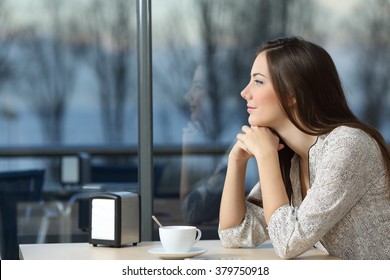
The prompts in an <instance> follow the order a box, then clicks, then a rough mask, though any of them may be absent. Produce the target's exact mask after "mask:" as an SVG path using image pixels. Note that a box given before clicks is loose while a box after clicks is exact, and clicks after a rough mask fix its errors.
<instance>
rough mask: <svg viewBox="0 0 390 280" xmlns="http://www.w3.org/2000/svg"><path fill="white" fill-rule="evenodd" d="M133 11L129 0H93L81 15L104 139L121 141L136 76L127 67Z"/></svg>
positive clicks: (132, 40)
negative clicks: (88, 42) (87, 30)
mask: <svg viewBox="0 0 390 280" xmlns="http://www.w3.org/2000/svg"><path fill="white" fill-rule="evenodd" d="M133 13H135V7H134V3H133V2H132V1H128V0H115V1H109V2H107V1H102V0H95V1H92V2H91V4H90V6H89V8H88V10H87V13H86V15H83V17H84V20H87V25H88V29H89V34H90V36H91V42H92V44H91V45H90V48H89V49H88V50H87V51H88V53H87V62H88V64H89V66H90V67H91V69H92V71H93V72H94V74H95V76H96V80H97V83H98V96H99V103H100V108H101V122H102V125H103V136H104V139H105V142H107V143H123V141H124V129H125V127H124V120H125V109H126V102H127V100H128V98H129V97H130V93H131V86H132V85H131V81H135V80H136V79H135V77H136V73H135V71H136V69H131V59H132V53H134V50H135V46H136V42H135V26H134V22H133V21H132V19H134V17H132V16H131V15H132V14H133ZM133 88H134V87H133ZM132 96H135V93H134V94H132ZM134 102H135V100H134Z"/></svg>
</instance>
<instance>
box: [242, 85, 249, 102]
mask: <svg viewBox="0 0 390 280" xmlns="http://www.w3.org/2000/svg"><path fill="white" fill-rule="evenodd" d="M241 97H242V98H244V99H245V100H247V99H248V98H250V93H249V90H248V86H246V87H245V88H244V89H243V90H242V91H241Z"/></svg>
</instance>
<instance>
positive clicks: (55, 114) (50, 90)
mask: <svg viewBox="0 0 390 280" xmlns="http://www.w3.org/2000/svg"><path fill="white" fill-rule="evenodd" d="M45 8H46V10H47V13H48V15H49V17H48V18H49V21H50V27H49V26H48V28H49V30H48V32H49V34H50V35H49V36H44V35H43V33H40V32H39V31H38V30H35V29H31V28H29V29H27V31H26V34H25V36H26V37H25V39H24V40H23V42H22V44H23V46H24V50H25V58H24V59H25V63H24V64H22V65H20V66H21V68H19V79H20V82H21V83H22V85H23V88H22V91H23V92H24V93H23V97H24V98H25V100H26V101H28V103H29V104H30V105H31V108H32V110H33V111H34V112H35V113H36V114H37V116H38V118H39V120H40V123H41V127H42V132H43V137H44V139H45V141H47V142H48V143H62V141H63V121H64V116H65V112H66V108H67V105H68V102H69V100H70V97H71V95H72V92H73V89H74V84H75V80H76V69H77V60H76V59H75V57H74V52H73V50H72V45H71V43H70V40H68V39H69V36H70V35H71V33H72V30H70V29H69V28H70V27H71V26H72V25H73V26H74V24H72V19H71V18H69V17H68V16H67V15H65V14H64V13H63V10H62V1H60V0H49V1H46V2H45Z"/></svg>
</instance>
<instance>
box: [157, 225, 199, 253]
mask: <svg viewBox="0 0 390 280" xmlns="http://www.w3.org/2000/svg"><path fill="white" fill-rule="evenodd" d="M159 234H160V241H161V244H162V246H163V248H164V250H165V252H169V253H185V252H189V251H191V249H192V247H193V246H194V244H195V243H196V242H198V241H199V239H200V238H201V236H202V232H201V231H200V229H198V228H196V227H193V226H164V227H160V228H159Z"/></svg>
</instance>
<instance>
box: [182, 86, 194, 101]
mask: <svg viewBox="0 0 390 280" xmlns="http://www.w3.org/2000/svg"><path fill="white" fill-rule="evenodd" d="M184 98H185V100H187V101H191V100H192V99H193V90H192V87H191V88H190V89H189V90H188V91H187V92H186V94H185V95H184Z"/></svg>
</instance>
